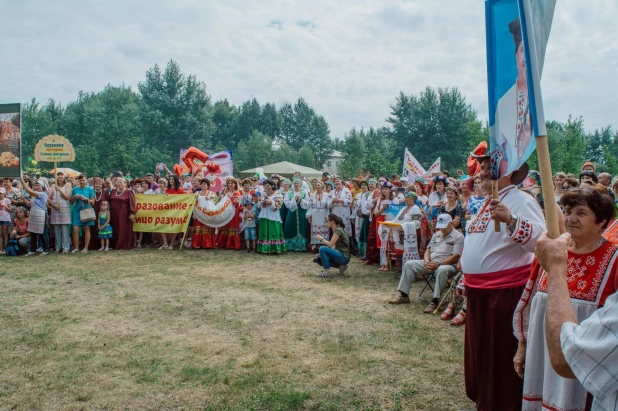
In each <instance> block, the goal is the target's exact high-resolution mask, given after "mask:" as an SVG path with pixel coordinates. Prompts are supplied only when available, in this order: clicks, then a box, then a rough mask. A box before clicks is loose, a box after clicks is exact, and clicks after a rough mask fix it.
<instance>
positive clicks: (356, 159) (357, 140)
mask: <svg viewBox="0 0 618 411" xmlns="http://www.w3.org/2000/svg"><path fill="white" fill-rule="evenodd" d="M361 131H362V130H361ZM344 138H345V139H344V140H343V145H342V146H341V152H342V153H343V160H342V162H341V164H340V165H339V174H341V175H342V176H345V177H354V176H358V175H360V174H362V173H363V172H364V171H365V166H366V161H367V155H366V146H365V138H364V136H363V135H361V133H360V132H358V131H357V130H356V128H352V130H350V132H349V133H348V134H346V136H345V137H344Z"/></svg>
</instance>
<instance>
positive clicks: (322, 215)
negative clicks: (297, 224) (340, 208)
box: [305, 180, 330, 253]
mask: <svg viewBox="0 0 618 411" xmlns="http://www.w3.org/2000/svg"><path fill="white" fill-rule="evenodd" d="M312 183H313V186H314V187H315V192H314V193H313V194H311V195H310V196H308V197H305V204H306V206H307V209H308V211H307V220H309V223H310V224H311V241H310V242H311V252H313V253H317V252H318V250H319V248H320V246H321V244H322V242H321V241H320V240H319V238H318V237H322V238H324V239H326V241H329V240H330V232H329V230H328V227H327V226H326V218H327V217H328V214H329V213H328V199H327V195H326V193H325V192H324V184H323V183H322V182H321V181H319V180H313V182H312Z"/></svg>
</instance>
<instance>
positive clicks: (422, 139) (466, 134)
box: [386, 87, 479, 169]
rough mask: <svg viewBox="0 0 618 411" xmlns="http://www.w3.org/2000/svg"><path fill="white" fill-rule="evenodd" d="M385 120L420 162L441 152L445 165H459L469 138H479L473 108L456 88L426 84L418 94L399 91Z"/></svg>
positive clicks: (466, 154)
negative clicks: (427, 85)
mask: <svg viewBox="0 0 618 411" xmlns="http://www.w3.org/2000/svg"><path fill="white" fill-rule="evenodd" d="M386 121H387V123H388V124H390V126H391V130H392V134H393V137H394V138H395V139H396V140H397V141H398V142H399V144H400V147H408V148H409V149H410V151H411V152H412V153H413V154H414V156H415V157H416V158H417V159H418V160H419V162H420V163H421V164H432V163H433V162H434V161H435V159H436V157H438V156H440V157H442V163H443V165H444V166H445V167H446V168H449V169H453V168H454V169H456V168H459V167H462V166H463V165H464V164H466V160H467V158H468V156H469V150H470V147H471V145H472V144H473V143H472V140H478V138H479V129H478V124H474V121H476V111H475V110H474V109H472V107H471V106H470V104H468V103H467V102H466V100H465V98H464V97H463V96H462V94H461V92H460V91H459V90H458V89H457V88H452V89H449V88H437V89H433V88H431V87H427V88H426V89H425V90H424V91H423V92H421V93H420V94H419V95H418V96H416V95H405V94H404V93H403V92H401V93H400V94H399V96H398V97H397V99H396V102H395V104H394V105H392V106H391V116H390V117H389V118H388V119H387V120H386ZM471 123H472V124H471Z"/></svg>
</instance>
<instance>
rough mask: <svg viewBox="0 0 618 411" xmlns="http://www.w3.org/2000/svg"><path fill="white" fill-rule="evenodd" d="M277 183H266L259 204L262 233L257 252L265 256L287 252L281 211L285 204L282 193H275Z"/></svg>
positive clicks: (260, 233) (269, 181)
mask: <svg viewBox="0 0 618 411" xmlns="http://www.w3.org/2000/svg"><path fill="white" fill-rule="evenodd" d="M276 187H277V185H276V183H275V182H274V181H272V180H266V181H264V195H263V196H262V201H260V202H259V203H258V208H259V210H260V232H259V235H258V241H257V252H258V253H263V254H281V253H283V252H285V251H286V244H285V238H284V236H283V227H282V223H281V214H279V209H280V208H281V205H282V204H283V198H282V197H281V193H279V192H277V191H275V190H276Z"/></svg>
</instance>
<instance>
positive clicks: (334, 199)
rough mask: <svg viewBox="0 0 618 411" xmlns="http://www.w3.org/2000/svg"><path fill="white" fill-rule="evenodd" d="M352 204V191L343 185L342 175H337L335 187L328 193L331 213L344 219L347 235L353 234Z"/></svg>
mask: <svg viewBox="0 0 618 411" xmlns="http://www.w3.org/2000/svg"><path fill="white" fill-rule="evenodd" d="M350 204H352V193H350V190H348V189H347V188H345V187H344V186H343V180H342V179H341V177H335V189H334V190H332V191H331V192H330V194H329V195H328V206H329V207H330V209H331V213H333V214H335V215H337V216H339V217H340V218H341V219H342V220H343V224H344V225H345V228H344V230H345V232H346V234H347V235H352V224H350V214H351V212H350Z"/></svg>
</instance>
